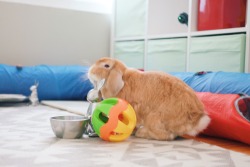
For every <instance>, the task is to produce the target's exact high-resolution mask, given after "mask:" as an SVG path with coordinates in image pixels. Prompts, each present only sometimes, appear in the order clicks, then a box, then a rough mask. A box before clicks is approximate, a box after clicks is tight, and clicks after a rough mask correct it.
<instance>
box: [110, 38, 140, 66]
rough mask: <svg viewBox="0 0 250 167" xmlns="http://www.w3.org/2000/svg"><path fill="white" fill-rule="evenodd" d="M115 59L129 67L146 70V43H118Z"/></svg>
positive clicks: (115, 47)
mask: <svg viewBox="0 0 250 167" xmlns="http://www.w3.org/2000/svg"><path fill="white" fill-rule="evenodd" d="M114 57H115V58H117V59H118V60H121V61H122V62H123V63H125V64H126V65H127V66H128V67H133V68H137V69H144V63H143V62H144V41H125V42H116V43H115V46H114Z"/></svg>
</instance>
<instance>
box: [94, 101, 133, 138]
mask: <svg viewBox="0 0 250 167" xmlns="http://www.w3.org/2000/svg"><path fill="white" fill-rule="evenodd" d="M92 125H93V128H94V130H95V132H96V133H97V134H98V135H99V137H100V138H102V139H103V140H106V141H115V142H117V141H123V140H125V139H126V138H128V137H129V136H130V135H131V133H132V132H133V130H134V128H135V125H136V115H135V111H134V109H133V108H132V106H131V105H130V104H129V103H128V102H127V101H125V100H122V99H119V98H109V99H105V100H103V101H102V102H100V103H99V104H98V105H97V106H96V108H95V110H94V112H93V115H92Z"/></svg>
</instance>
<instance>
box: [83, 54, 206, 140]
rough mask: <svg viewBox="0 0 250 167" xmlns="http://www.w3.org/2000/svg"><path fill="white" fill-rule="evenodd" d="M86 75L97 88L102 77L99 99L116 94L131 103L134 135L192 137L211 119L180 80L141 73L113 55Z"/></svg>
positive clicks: (168, 138)
mask: <svg viewBox="0 0 250 167" xmlns="http://www.w3.org/2000/svg"><path fill="white" fill-rule="evenodd" d="M88 77H89V79H90V81H91V82H92V83H93V85H94V86H95V87H96V86H97V85H98V83H99V82H100V81H101V80H102V79H105V80H106V82H105V84H104V86H103V87H102V89H101V95H102V98H104V99H106V98H110V97H118V98H121V99H124V100H126V101H127V102H128V103H130V104H131V105H132V106H133V108H134V110H135V112H136V117H137V124H136V132H135V136H137V137H141V138H147V139H156V140H173V139H175V138H176V137H177V136H181V135H184V134H187V135H191V136H195V135H197V134H198V133H199V132H201V131H202V130H204V129H205V128H206V127H207V126H208V124H209V122H210V118H209V117H208V115H207V114H206V113H205V112H204V108H203V104H202V103H201V101H200V100H199V99H198V98H197V96H196V94H195V92H194V91H193V90H192V88H190V87H189V86H188V85H186V84H185V83H184V82H183V81H181V80H180V79H178V78H176V77H174V76H171V75H168V74H166V73H163V72H141V71H139V70H136V69H132V68H127V67H126V66H125V65H124V64H123V63H122V62H120V61H118V60H116V59H112V58H101V59H99V60H98V61H96V63H95V64H93V65H92V66H91V67H90V69H89V73H88Z"/></svg>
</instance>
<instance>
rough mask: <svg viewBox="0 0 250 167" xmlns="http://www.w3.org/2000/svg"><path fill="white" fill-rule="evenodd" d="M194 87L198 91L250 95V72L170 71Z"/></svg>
mask: <svg viewBox="0 0 250 167" xmlns="http://www.w3.org/2000/svg"><path fill="white" fill-rule="evenodd" d="M170 74H171V75H174V76H176V77H178V78H180V79H181V80H183V81H184V82H186V83H187V84H188V85H189V86H190V87H192V88H193V89H194V90H195V91H197V92H212V93H221V94H239V93H243V94H247V95H250V74H249V73H238V72H207V73H204V74H197V73H192V72H175V73H170Z"/></svg>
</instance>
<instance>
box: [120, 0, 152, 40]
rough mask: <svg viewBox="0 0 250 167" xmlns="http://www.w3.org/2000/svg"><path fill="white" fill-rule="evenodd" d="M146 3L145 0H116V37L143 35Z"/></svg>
mask: <svg viewBox="0 0 250 167" xmlns="http://www.w3.org/2000/svg"><path fill="white" fill-rule="evenodd" d="M146 3H147V1H145V0H133V1H127V0H116V11H115V12H116V15H115V37H116V38H122V37H134V36H144V35H145V23H146V20H145V19H146V9H147V6H146Z"/></svg>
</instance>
